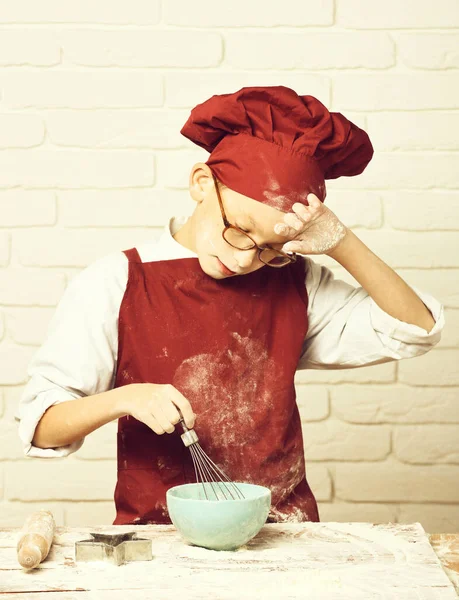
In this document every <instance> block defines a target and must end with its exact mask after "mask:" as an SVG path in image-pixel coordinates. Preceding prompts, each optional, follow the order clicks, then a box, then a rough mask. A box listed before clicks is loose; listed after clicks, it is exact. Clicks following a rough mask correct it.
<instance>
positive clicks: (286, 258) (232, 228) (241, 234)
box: [212, 173, 296, 269]
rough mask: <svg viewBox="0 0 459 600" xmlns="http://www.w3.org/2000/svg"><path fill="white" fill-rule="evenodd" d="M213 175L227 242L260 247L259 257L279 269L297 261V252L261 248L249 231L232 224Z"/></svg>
mask: <svg viewBox="0 0 459 600" xmlns="http://www.w3.org/2000/svg"><path fill="white" fill-rule="evenodd" d="M212 177H213V180H214V184H215V189H216V190H217V198H218V203H219V205H220V210H221V213H222V218H223V223H224V225H225V228H224V230H223V231H222V236H223V239H224V240H225V242H226V243H228V244H229V245H230V246H232V247H233V248H236V249H237V250H253V249H254V248H258V259H259V260H260V261H261V262H262V263H264V264H265V265H268V267H274V268H276V269H279V268H280V267H285V266H286V265H288V264H290V263H293V262H295V261H296V254H286V253H285V252H282V251H281V250H275V249H274V248H271V247H270V246H264V247H263V248H260V246H258V244H256V243H255V241H254V240H253V239H252V238H251V237H250V235H249V234H248V233H246V232H245V231H242V229H239V227H236V225H231V223H230V222H229V221H228V219H227V218H226V214H225V209H224V208H223V202H222V198H221V196H220V190H219V189H218V182H217V179H216V177H215V175H214V174H213V173H212Z"/></svg>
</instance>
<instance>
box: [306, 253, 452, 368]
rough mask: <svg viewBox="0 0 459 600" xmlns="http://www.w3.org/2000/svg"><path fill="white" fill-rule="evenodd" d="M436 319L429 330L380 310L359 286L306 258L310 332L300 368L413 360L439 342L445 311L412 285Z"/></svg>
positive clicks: (356, 365)
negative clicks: (336, 277) (347, 281)
mask: <svg viewBox="0 0 459 600" xmlns="http://www.w3.org/2000/svg"><path fill="white" fill-rule="evenodd" d="M410 287H411V288H412V289H413V291H414V292H415V293H416V294H417V295H418V296H419V298H420V299H421V300H422V301H423V303H424V304H425V306H426V307H427V308H428V309H429V311H430V312H431V314H432V317H433V318H434V320H435V325H434V327H433V328H432V330H431V331H429V332H427V331H426V330H425V329H423V328H422V327H418V326H417V325H413V324H410V323H405V322H403V321H400V320H398V319H396V318H394V317H392V316H391V315H389V314H388V313H386V312H385V311H383V310H382V309H381V308H380V307H379V306H378V305H377V304H376V302H374V300H373V299H372V298H371V297H370V296H369V294H368V293H367V292H366V291H365V289H363V288H362V287H354V286H352V285H350V284H348V283H346V282H345V281H342V280H340V279H335V277H334V274H333V273H332V271H330V269H328V268H327V267H325V266H322V265H318V264H317V263H315V262H314V261H312V260H311V259H310V258H308V257H307V258H306V290H307V294H308V320H309V328H308V332H307V335H306V338H305V341H304V344H303V354H302V356H301V359H300V361H299V364H298V367H297V368H298V369H348V368H355V367H361V366H365V365H376V364H379V363H384V362H389V361H392V360H400V359H402V358H413V357H415V356H420V355H421V354H425V353H426V352H428V351H429V350H430V349H431V348H433V346H435V344H437V343H438V342H439V341H440V337H441V331H442V329H443V327H444V323H445V318H444V309H443V306H442V305H441V304H440V303H439V302H438V301H437V300H436V299H435V298H433V297H432V296H431V295H430V294H427V293H425V292H422V291H420V290H418V289H417V288H415V287H413V286H410Z"/></svg>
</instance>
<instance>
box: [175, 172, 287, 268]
mask: <svg viewBox="0 0 459 600" xmlns="http://www.w3.org/2000/svg"><path fill="white" fill-rule="evenodd" d="M200 165H201V168H199V169H198V170H197V171H195V169H196V167H197V166H195V167H194V169H193V171H192V174H191V181H190V184H191V185H190V193H191V195H192V197H193V198H194V200H196V201H197V206H196V208H195V211H194V213H193V215H192V217H191V218H190V219H189V221H188V223H187V227H184V228H183V229H184V231H183V234H182V235H176V236H175V237H176V239H177V241H179V242H180V243H183V245H185V246H187V247H189V248H191V249H192V250H193V251H194V252H196V253H197V255H198V259H199V262H200V265H201V268H202V269H203V271H204V272H205V273H207V275H209V276H210V277H213V278H214V279H225V278H227V277H235V276H236V275H246V274H247V273H252V272H253V271H256V270H257V269H261V267H263V266H265V265H264V263H262V262H261V261H260V260H259V259H258V249H257V248H253V249H251V250H238V249H236V248H233V247H232V246H230V245H229V244H228V243H227V242H226V241H225V240H224V239H223V236H222V232H223V229H224V228H225V225H224V223H223V218H222V214H221V210H220V205H219V202H218V197H217V192H216V189H215V184H214V180H213V178H212V174H211V172H210V169H209V168H208V167H207V165H202V163H200ZM219 189H220V196H221V199H222V203H223V208H224V211H225V214H226V218H227V219H228V221H229V223H230V224H231V225H236V226H237V227H239V228H240V229H242V230H244V231H246V232H247V233H248V234H249V235H250V237H251V238H252V239H253V240H254V241H255V242H256V243H257V245H258V246H261V247H263V246H265V245H269V246H270V247H271V248H274V249H276V250H282V246H283V245H284V244H285V243H286V242H287V239H286V238H285V237H281V236H279V235H277V234H275V233H274V226H275V225H276V223H279V222H282V221H283V217H284V214H285V213H283V212H282V211H280V210H276V209H275V208H272V207H270V206H267V205H266V204H263V203H261V202H257V201H256V200H253V199H251V198H248V197H247V196H244V195H242V194H239V193H238V192H235V191H233V190H231V189H229V188H227V187H225V186H222V185H221V184H219ZM178 233H179V234H180V232H178ZM267 268H268V269H270V268H272V267H267Z"/></svg>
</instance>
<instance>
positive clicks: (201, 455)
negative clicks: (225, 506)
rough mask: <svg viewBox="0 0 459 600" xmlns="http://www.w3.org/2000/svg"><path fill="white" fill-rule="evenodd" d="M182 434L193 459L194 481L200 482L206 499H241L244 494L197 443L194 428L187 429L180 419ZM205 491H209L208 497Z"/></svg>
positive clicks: (197, 439)
mask: <svg viewBox="0 0 459 600" xmlns="http://www.w3.org/2000/svg"><path fill="white" fill-rule="evenodd" d="M180 423H181V425H182V429H183V434H182V435H181V438H182V441H183V443H184V444H185V446H186V447H187V448H189V449H190V452H191V458H192V459H193V466H194V472H195V475H196V482H197V483H201V484H202V487H203V489H204V494H205V496H206V499H207V500H241V499H244V494H243V493H242V492H241V490H240V489H239V488H238V487H237V485H236V484H235V483H234V482H233V481H231V479H230V478H229V477H228V476H227V475H226V474H225V473H224V472H223V471H222V470H221V469H220V468H219V467H217V465H216V464H215V463H214V462H213V460H211V459H210V458H209V457H208V456H207V454H206V453H205V452H204V450H203V449H202V448H201V446H200V445H199V438H198V436H197V433H196V431H195V430H194V429H188V427H187V426H186V425H185V421H184V420H183V419H180ZM207 492H209V493H210V495H211V497H210V498H209V496H208V494H207Z"/></svg>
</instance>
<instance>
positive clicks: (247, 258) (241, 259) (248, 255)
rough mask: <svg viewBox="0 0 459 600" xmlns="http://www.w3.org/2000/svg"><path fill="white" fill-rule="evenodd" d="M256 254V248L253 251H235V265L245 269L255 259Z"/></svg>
mask: <svg viewBox="0 0 459 600" xmlns="http://www.w3.org/2000/svg"><path fill="white" fill-rule="evenodd" d="M256 254H257V249H256V248H254V249H253V250H239V251H236V254H235V258H236V262H237V264H238V265H239V268H241V269H246V268H247V267H250V266H251V264H252V263H253V261H254V259H255V256H256Z"/></svg>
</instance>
